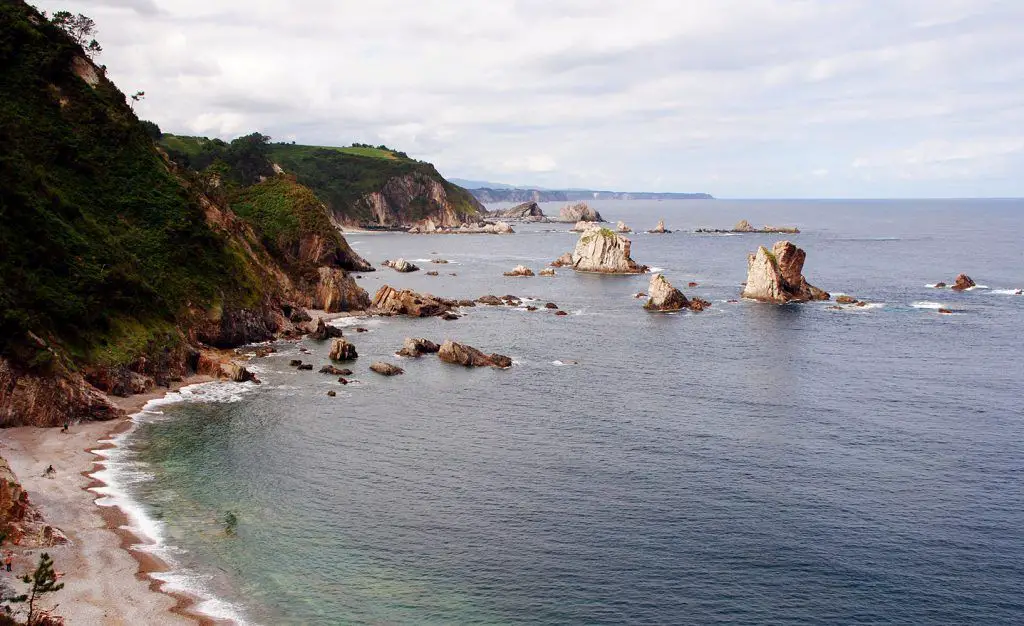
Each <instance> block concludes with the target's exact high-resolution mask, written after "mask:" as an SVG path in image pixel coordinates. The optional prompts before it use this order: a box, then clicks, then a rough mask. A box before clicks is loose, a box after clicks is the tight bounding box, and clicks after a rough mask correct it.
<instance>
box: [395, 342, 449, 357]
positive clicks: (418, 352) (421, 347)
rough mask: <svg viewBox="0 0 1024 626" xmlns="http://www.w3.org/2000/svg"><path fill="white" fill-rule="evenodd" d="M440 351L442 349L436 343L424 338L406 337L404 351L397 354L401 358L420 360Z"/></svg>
mask: <svg viewBox="0 0 1024 626" xmlns="http://www.w3.org/2000/svg"><path fill="white" fill-rule="evenodd" d="M440 349H441V347H440V346H438V345H437V344H436V343H434V342H433V341H429V340H427V339H424V338H422V337H415V338H414V337H406V338H405V342H403V344H402V349H401V350H399V351H398V352H396V353H395V354H397V355H399V356H407V357H412V358H418V357H420V356H422V355H424V354H433V353H435V352H437V351H438V350H440Z"/></svg>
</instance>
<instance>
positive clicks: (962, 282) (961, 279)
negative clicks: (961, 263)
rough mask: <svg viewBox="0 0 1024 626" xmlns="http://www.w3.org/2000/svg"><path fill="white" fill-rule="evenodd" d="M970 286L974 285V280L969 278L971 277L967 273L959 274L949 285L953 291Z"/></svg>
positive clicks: (963, 289) (962, 289) (964, 289)
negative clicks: (951, 284)
mask: <svg viewBox="0 0 1024 626" xmlns="http://www.w3.org/2000/svg"><path fill="white" fill-rule="evenodd" d="M971 287H974V281H973V280H971V277H970V276H968V275H967V274H960V275H959V276H957V277H956V280H955V281H954V282H953V286H952V287H950V289H952V290H953V291H966V290H967V289H970V288H971Z"/></svg>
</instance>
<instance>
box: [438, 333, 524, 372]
mask: <svg viewBox="0 0 1024 626" xmlns="http://www.w3.org/2000/svg"><path fill="white" fill-rule="evenodd" d="M437 356H438V358H440V359H441V360H442V361H444V362H445V363H454V364H455V365H464V366H466V367H488V366H490V367H501V368H505V367H511V366H512V359H510V358H509V357H507V356H504V355H501V354H490V355H487V354H484V353H483V352H481V351H479V350H477V349H476V348H474V347H472V346H467V345H463V344H461V343H456V342H454V341H452V340H450V339H449V340H447V341H445V342H444V343H443V344H442V345H441V349H440V350H439V351H438V353H437Z"/></svg>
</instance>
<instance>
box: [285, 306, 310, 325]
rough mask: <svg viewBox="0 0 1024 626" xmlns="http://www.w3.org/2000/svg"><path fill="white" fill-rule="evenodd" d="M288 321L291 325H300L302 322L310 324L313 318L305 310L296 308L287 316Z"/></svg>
mask: <svg viewBox="0 0 1024 626" xmlns="http://www.w3.org/2000/svg"><path fill="white" fill-rule="evenodd" d="M288 321H289V322H291V323H292V324H301V323H303V322H312V321H313V318H312V317H311V316H310V315H309V312H308V311H306V309H304V308H302V307H300V306H297V307H295V308H293V309H292V311H291V313H289V314H288Z"/></svg>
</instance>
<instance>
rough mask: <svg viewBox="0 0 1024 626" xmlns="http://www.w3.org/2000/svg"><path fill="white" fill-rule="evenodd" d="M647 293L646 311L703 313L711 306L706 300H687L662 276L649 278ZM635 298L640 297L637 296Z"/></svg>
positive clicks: (657, 275) (656, 275)
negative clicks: (687, 310) (648, 293)
mask: <svg viewBox="0 0 1024 626" xmlns="http://www.w3.org/2000/svg"><path fill="white" fill-rule="evenodd" d="M647 291H648V292H650V296H649V298H648V300H647V303H646V304H644V308H645V309H647V310H648V311H663V312H672V311H682V310H683V309H689V310H691V311H703V310H704V309H706V308H708V307H710V306H711V303H710V302H708V301H707V300H702V299H700V298H687V297H686V296H685V295H683V292H682V291H679V290H678V289H676V288H675V287H673V286H672V283H670V282H668V279H667V278H665V276H664V275H663V274H655V275H653V276H651V283H650V285H649V286H648V288H647ZM636 297H642V296H641V295H640V294H637V296H636Z"/></svg>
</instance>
